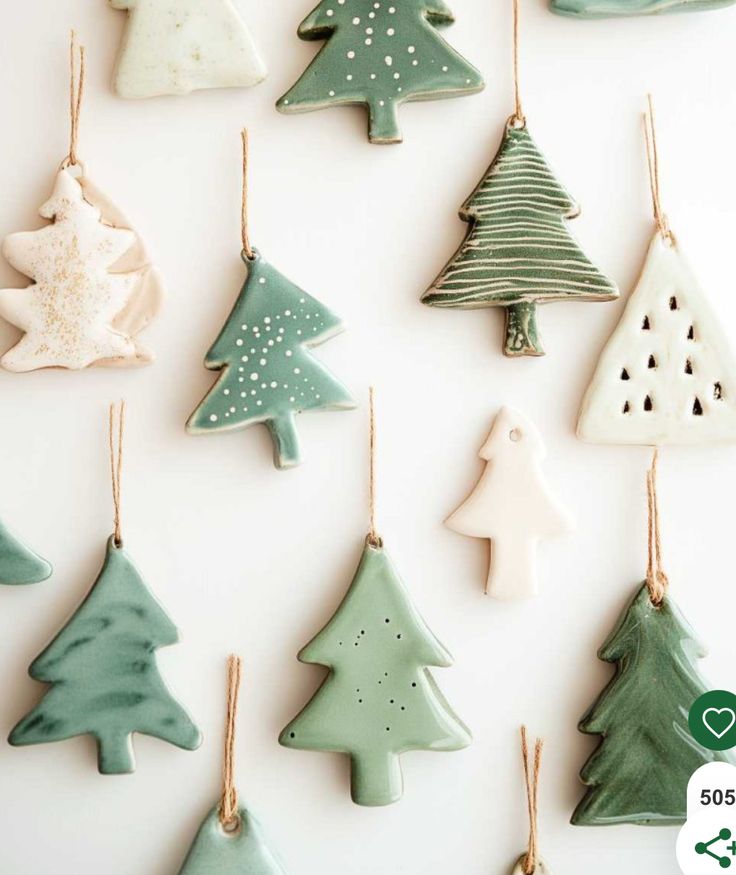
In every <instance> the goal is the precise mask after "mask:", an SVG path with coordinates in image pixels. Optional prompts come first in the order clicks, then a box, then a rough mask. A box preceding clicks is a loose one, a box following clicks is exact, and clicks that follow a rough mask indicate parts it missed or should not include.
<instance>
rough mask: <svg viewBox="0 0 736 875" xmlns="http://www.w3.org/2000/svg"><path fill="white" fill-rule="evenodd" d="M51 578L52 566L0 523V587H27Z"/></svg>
mask: <svg viewBox="0 0 736 875" xmlns="http://www.w3.org/2000/svg"><path fill="white" fill-rule="evenodd" d="M49 577H51V566H50V565H49V563H48V562H46V560H45V559H42V558H41V557H40V556H37V555H36V554H35V553H34V552H33V551H32V550H29V549H28V547H25V546H24V545H23V544H21V543H20V541H18V540H17V539H16V538H14V537H13V535H12V534H11V533H10V532H9V531H8V530H7V529H6V528H5V526H4V525H3V524H2V522H0V586H25V585H26V584H30V583H41V581H43V580H47V579H48V578H49Z"/></svg>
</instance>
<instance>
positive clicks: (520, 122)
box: [508, 0, 526, 129]
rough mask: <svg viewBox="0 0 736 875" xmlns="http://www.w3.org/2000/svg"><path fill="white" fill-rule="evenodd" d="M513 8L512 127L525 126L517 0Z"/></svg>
mask: <svg viewBox="0 0 736 875" xmlns="http://www.w3.org/2000/svg"><path fill="white" fill-rule="evenodd" d="M513 8H514V40H513V45H514V106H515V108H514V114H513V115H512V116H511V118H510V119H509V121H508V124H509V126H510V127H512V128H517V129H520V128H524V127H526V116H525V115H524V110H523V109H522V106H521V85H520V83H519V0H513Z"/></svg>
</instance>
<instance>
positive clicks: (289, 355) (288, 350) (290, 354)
mask: <svg viewBox="0 0 736 875" xmlns="http://www.w3.org/2000/svg"><path fill="white" fill-rule="evenodd" d="M286 355H287V356H288V357H289V358H291V356H292V355H293V353H292V351H291V350H290V349H287V350H286Z"/></svg>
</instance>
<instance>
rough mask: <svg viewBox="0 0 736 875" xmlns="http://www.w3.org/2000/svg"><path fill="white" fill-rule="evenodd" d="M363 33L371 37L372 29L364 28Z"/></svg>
mask: <svg viewBox="0 0 736 875" xmlns="http://www.w3.org/2000/svg"><path fill="white" fill-rule="evenodd" d="M365 32H366V33H367V34H368V36H373V28H372V27H366V29H365Z"/></svg>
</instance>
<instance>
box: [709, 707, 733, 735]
mask: <svg viewBox="0 0 736 875" xmlns="http://www.w3.org/2000/svg"><path fill="white" fill-rule="evenodd" d="M703 723H704V724H705V728H706V729H707V730H708V732H711V733H712V734H713V735H715V737H716V738H717V739H719V740H720V739H721V738H723V736H724V735H726V734H727V733H728V732H730V731H731V730H732V729H733V727H734V725H736V712H735V711H734V710H733V709H732V708H706V709H705V711H703Z"/></svg>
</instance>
